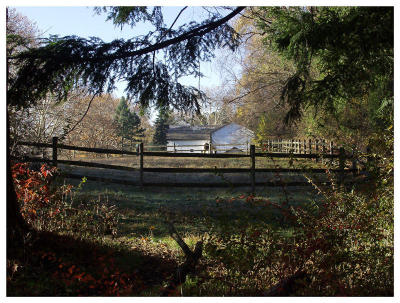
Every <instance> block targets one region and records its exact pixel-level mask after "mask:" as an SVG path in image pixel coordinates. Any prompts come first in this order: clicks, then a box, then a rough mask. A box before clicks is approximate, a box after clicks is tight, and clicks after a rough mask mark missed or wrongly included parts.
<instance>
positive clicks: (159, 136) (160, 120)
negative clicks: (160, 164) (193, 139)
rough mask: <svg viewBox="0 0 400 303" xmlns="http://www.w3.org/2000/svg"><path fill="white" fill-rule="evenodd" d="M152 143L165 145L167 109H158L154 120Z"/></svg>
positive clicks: (167, 126)
mask: <svg viewBox="0 0 400 303" xmlns="http://www.w3.org/2000/svg"><path fill="white" fill-rule="evenodd" d="M154 128H155V131H154V135H153V143H154V144H155V145H167V131H168V128H169V125H168V109H162V108H161V109H160V110H159V112H158V115H157V118H156V121H155V122H154Z"/></svg>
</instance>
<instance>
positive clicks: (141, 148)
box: [139, 142, 144, 187]
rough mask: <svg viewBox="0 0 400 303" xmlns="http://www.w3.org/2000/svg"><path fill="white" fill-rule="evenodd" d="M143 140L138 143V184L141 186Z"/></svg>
mask: <svg viewBox="0 0 400 303" xmlns="http://www.w3.org/2000/svg"><path fill="white" fill-rule="evenodd" d="M143 150H144V148H143V142H140V144H139V184H140V186H142V187H143Z"/></svg>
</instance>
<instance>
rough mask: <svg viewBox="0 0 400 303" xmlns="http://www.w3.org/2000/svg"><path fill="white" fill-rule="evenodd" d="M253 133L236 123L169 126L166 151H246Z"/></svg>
mask: <svg viewBox="0 0 400 303" xmlns="http://www.w3.org/2000/svg"><path fill="white" fill-rule="evenodd" d="M253 138H254V133H253V132H252V131H251V130H249V129H248V128H246V127H243V126H241V125H238V124H236V123H230V124H227V125H207V126H172V125H171V126H170V127H169V129H168V132H167V141H168V143H167V151H170V152H193V153H196V152H197V153H200V152H210V149H209V146H210V144H211V152H212V151H214V152H218V153H220V152H235V153H236V152H247V151H248V149H249V146H250V142H251V140H252V139H253Z"/></svg>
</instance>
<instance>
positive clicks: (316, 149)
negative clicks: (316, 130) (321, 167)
mask: <svg viewBox="0 0 400 303" xmlns="http://www.w3.org/2000/svg"><path fill="white" fill-rule="evenodd" d="M318 153H319V140H318V139H316V140H315V154H316V155H317V156H316V157H315V162H318V158H319V155H318Z"/></svg>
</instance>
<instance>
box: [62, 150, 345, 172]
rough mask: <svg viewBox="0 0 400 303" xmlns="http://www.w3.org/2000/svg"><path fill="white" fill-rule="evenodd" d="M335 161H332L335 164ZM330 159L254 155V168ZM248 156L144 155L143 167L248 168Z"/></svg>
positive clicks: (133, 162)
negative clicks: (226, 157)
mask: <svg viewBox="0 0 400 303" xmlns="http://www.w3.org/2000/svg"><path fill="white" fill-rule="evenodd" d="M60 159H66V156H65V155H64V156H60ZM70 159H72V160H76V161H88V162H97V163H103V164H113V165H122V166H129V167H136V168H138V167H139V157H137V156H119V155H115V156H112V157H109V158H107V157H105V156H101V157H100V156H99V155H97V156H96V155H95V154H93V153H85V152H81V153H80V154H79V156H77V157H75V158H70ZM336 162H337V161H336ZM336 162H335V161H334V162H333V163H332V165H333V166H336V165H337V163H336ZM330 163H331V162H330V161H329V160H327V161H326V162H325V164H324V163H323V162H321V161H319V162H316V161H315V160H310V159H295V158H293V159H292V160H290V159H282V158H275V159H271V158H267V157H256V168H275V167H282V168H289V167H296V168H324V167H326V165H330ZM250 165H251V164H250V158H228V159H222V158H221V159H218V158H209V159H208V158H200V157H188V158H174V157H173V154H172V156H171V157H157V156H145V157H144V167H145V168H146V167H178V168H214V167H217V168H249V167H250Z"/></svg>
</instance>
